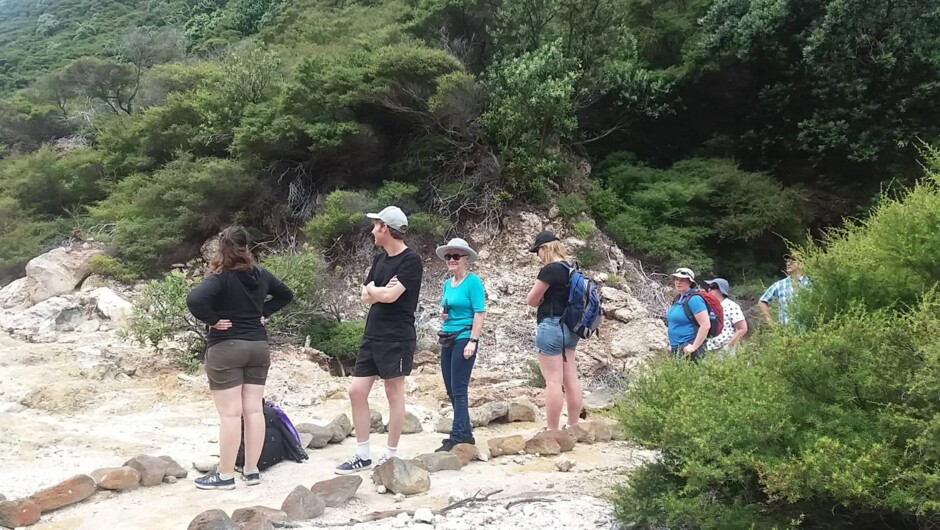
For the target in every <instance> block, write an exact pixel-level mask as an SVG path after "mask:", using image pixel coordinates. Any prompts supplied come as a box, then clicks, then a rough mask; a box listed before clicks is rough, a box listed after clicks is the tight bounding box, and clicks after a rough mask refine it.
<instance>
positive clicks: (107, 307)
mask: <svg viewBox="0 0 940 530" xmlns="http://www.w3.org/2000/svg"><path fill="white" fill-rule="evenodd" d="M91 296H92V297H93V298H94V299H95V300H96V303H95V309H96V310H97V311H98V313H100V314H101V315H102V316H104V317H105V318H107V319H109V320H110V321H111V322H113V323H115V324H117V325H118V326H125V325H127V322H128V321H129V320H130V318H131V313H132V310H133V308H134V306H133V305H131V303H130V302H128V301H127V300H125V299H123V298H121V297H120V296H118V295H117V293H115V292H114V291H112V290H111V289H109V288H107V287H101V288H99V289H95V290H94V291H92V293H91Z"/></svg>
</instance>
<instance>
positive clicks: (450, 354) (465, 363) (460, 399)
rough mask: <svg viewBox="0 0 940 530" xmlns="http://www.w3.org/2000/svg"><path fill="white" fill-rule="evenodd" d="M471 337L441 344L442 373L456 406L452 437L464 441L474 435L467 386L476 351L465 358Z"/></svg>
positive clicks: (448, 395) (452, 402) (457, 440)
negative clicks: (445, 344)
mask: <svg viewBox="0 0 940 530" xmlns="http://www.w3.org/2000/svg"><path fill="white" fill-rule="evenodd" d="M469 340H470V339H460V340H455V341H454V342H453V343H452V344H451V345H450V346H441V374H442V375H443V376H444V386H445V387H446V388H447V397H449V398H450V404H451V406H453V407H454V423H453V425H452V426H451V428H450V439H451V440H454V441H456V442H463V441H467V440H469V439H470V437H472V436H473V433H472V432H471V430H470V429H471V428H470V407H469V406H468V405H467V387H468V386H470V372H472V371H473V363H475V362H476V360H477V355H476V353H474V354H473V357H470V358H469V359H464V358H463V350H464V348H465V347H466V346H467V342H469Z"/></svg>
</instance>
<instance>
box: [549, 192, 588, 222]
mask: <svg viewBox="0 0 940 530" xmlns="http://www.w3.org/2000/svg"><path fill="white" fill-rule="evenodd" d="M555 205H556V206H558V213H559V214H560V215H561V217H562V219H564V220H565V221H568V222H569V223H571V222H574V221H575V220H576V219H578V218H579V217H581V215H582V214H584V213H586V212H588V203H587V200H585V198H584V196H583V195H581V194H578V193H568V194H564V195H559V196H558V199H557V200H556V201H555Z"/></svg>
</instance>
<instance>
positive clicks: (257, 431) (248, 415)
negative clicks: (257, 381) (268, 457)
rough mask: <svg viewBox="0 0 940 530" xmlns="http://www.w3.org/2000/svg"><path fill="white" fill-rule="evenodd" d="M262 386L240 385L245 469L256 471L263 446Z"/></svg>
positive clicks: (264, 427)
mask: <svg viewBox="0 0 940 530" xmlns="http://www.w3.org/2000/svg"><path fill="white" fill-rule="evenodd" d="M263 399H264V385H248V384H245V385H242V417H244V418H245V467H244V469H248V470H252V471H254V470H256V469H258V459H259V458H261V448H262V447H263V446H264V435H265V429H266V426H265V424H264V411H263V407H262V400H263Z"/></svg>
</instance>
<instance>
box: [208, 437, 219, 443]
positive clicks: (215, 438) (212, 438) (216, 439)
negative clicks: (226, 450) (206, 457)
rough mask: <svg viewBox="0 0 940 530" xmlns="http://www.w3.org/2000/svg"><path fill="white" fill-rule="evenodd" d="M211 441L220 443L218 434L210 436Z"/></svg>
mask: <svg viewBox="0 0 940 530" xmlns="http://www.w3.org/2000/svg"><path fill="white" fill-rule="evenodd" d="M209 443H210V444H217V443H219V437H218V436H210V437H209Z"/></svg>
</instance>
